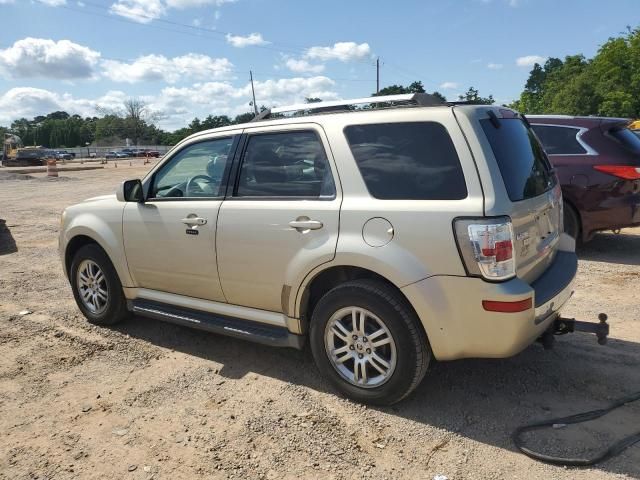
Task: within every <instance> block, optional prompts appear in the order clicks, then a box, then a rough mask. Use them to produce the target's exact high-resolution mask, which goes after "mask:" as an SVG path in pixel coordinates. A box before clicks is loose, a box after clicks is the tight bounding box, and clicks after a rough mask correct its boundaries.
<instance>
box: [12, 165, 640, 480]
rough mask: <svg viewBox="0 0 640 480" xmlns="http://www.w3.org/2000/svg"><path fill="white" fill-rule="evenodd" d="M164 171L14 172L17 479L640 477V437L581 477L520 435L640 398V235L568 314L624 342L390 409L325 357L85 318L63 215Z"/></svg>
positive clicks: (588, 438)
mask: <svg viewBox="0 0 640 480" xmlns="http://www.w3.org/2000/svg"><path fill="white" fill-rule="evenodd" d="M147 168H148V166H147V167H145V166H142V165H141V164H140V162H139V161H138V162H136V161H134V165H133V166H129V163H128V161H126V162H119V165H118V168H115V167H114V166H113V165H111V164H110V165H108V166H107V168H106V169H104V170H99V171H91V172H68V173H64V174H63V176H61V177H60V178H58V179H57V180H47V179H46V178H43V177H42V176H41V175H36V176H35V178H32V179H27V180H19V179H13V180H4V181H3V180H0V219H5V220H6V226H3V225H2V223H1V222H0V239H1V241H0V478H3V479H5V478H6V479H26V478H29V479H30V478H39V479H44V478H55V479H64V478H83V479H85V478H89V479H92V478H131V479H150V478H155V479H177V478H215V479H217V478H249V479H254V478H257V479H263V478H267V479H275V478H279V479H281V478H291V479H293V478H317V479H323V480H328V479H360V478H375V479H397V478H419V479H432V478H434V477H435V476H437V475H443V476H446V477H447V478H448V479H449V480H452V479H463V478H481V479H501V478H505V479H507V478H508V479H512V478H518V479H529V478H544V479H547V478H554V479H556V478H558V479H596V478H597V479H602V478H640V444H636V445H635V446H633V447H631V448H630V449H628V450H627V451H626V452H624V453H623V454H622V455H620V456H618V457H617V458H615V459H612V460H610V461H607V462H605V463H603V464H601V465H598V466H597V467H593V468H588V469H565V468H559V467H553V466H549V465H545V464H542V463H539V462H536V461H533V460H531V459H529V458H528V457H525V456H524V455H522V454H521V453H519V452H517V451H516V449H515V448H514V446H513V444H512V441H511V439H510V435H511V433H512V431H513V430H514V429H515V428H516V427H517V426H519V425H521V424H524V423H528V422H531V421H533V420H539V419H545V418H552V417H556V416H561V415H569V414H573V413H578V412H581V411H585V410H591V409H595V408H600V407H603V406H605V405H607V404H608V403H609V402H610V401H611V400H613V399H615V398H617V397H621V396H624V395H628V394H630V393H632V392H635V391H639V390H640V369H639V367H640V308H639V307H640V229H629V230H625V231H623V233H622V234H620V235H614V234H611V233H603V234H599V235H597V236H596V238H595V239H594V240H593V242H591V243H590V244H589V245H588V246H587V247H585V248H584V249H583V250H582V251H581V252H580V270H579V275H578V280H577V285H576V293H575V295H574V297H573V299H572V300H571V302H570V304H569V305H568V307H567V308H566V310H565V314H566V315H568V316H572V317H576V318H579V319H588V320H595V319H596V316H597V314H598V313H599V312H601V311H604V312H607V313H608V314H609V317H610V323H611V339H610V341H609V343H608V345H606V346H599V345H597V343H596V341H595V337H593V336H592V335H587V334H579V333H576V334H573V335H567V336H564V337H561V338H559V339H558V341H557V342H556V348H555V349H554V350H552V351H543V349H542V347H541V346H540V345H533V346H531V347H530V348H528V349H527V350H526V351H524V352H523V353H521V354H520V355H518V356H516V357H515V358H510V359H506V360H464V361H457V362H450V363H441V364H435V365H433V367H432V369H431V371H430V372H429V373H428V374H427V376H426V377H425V379H424V381H423V382H422V384H421V386H420V387H419V388H418V390H417V391H416V392H415V393H414V394H413V395H412V396H411V397H410V398H409V399H407V400H406V401H404V402H402V403H401V404H399V405H396V406H394V407H392V408H375V409H374V408H367V407H365V406H362V405H359V404H355V403H353V402H350V401H348V400H345V399H343V398H341V397H339V396H337V395H335V394H334V393H333V392H332V391H331V390H330V388H329V386H328V385H327V384H326V383H325V382H324V381H323V380H322V379H321V378H320V377H319V375H318V372H317V370H316V368H315V366H314V364H313V361H312V359H311V356H310V353H309V352H308V351H302V352H299V351H295V350H291V349H275V348H269V347H263V346H260V345H254V344H251V343H246V342H243V341H240V340H234V339H229V338H225V337H220V336H216V335H212V334H207V333H203V332H199V331H194V330H189V329H187V328H182V327H178V326H173V325H169V324H163V323H160V322H157V321H154V320H148V319H144V318H139V317H136V318H133V319H132V320H131V321H129V322H127V323H125V324H122V325H119V326H117V327H116V328H98V327H94V326H91V325H90V324H88V323H87V322H86V321H85V320H84V318H83V317H82V316H81V314H80V313H79V311H78V310H77V308H76V306H75V304H74V301H73V297H72V294H71V289H70V287H69V285H68V284H67V282H66V280H65V279H64V278H63V275H62V271H61V268H60V261H59V258H58V253H57V232H58V224H59V214H60V212H61V211H62V209H63V208H64V207H65V206H67V205H69V204H72V203H75V202H77V201H79V200H81V199H83V198H87V197H90V196H95V195H99V194H103V193H109V192H112V191H114V189H115V186H116V185H117V183H118V182H119V181H120V180H122V179H124V178H135V177H137V176H138V177H139V176H142V175H143V174H144V172H145V171H146V169H147ZM25 309H28V310H30V311H31V312H32V313H31V314H28V315H20V314H19V312H21V311H23V310H25ZM636 403H640V402H636ZM639 425H640V405H629V406H626V407H624V408H623V409H621V410H619V411H617V412H616V413H612V414H610V415H608V416H606V417H604V418H603V419H600V420H597V421H593V422H590V423H589V424H586V425H584V426H581V427H571V426H570V427H566V428H561V429H556V430H552V431H551V432H544V433H536V434H532V435H528V436H527V440H528V441H529V442H530V444H531V445H533V446H535V447H536V448H540V449H544V450H545V451H548V452H551V453H554V452H560V453H573V454H575V455H585V454H587V453H589V452H593V451H594V450H597V449H598V448H604V447H606V446H607V445H609V444H610V443H611V442H612V441H613V440H615V439H619V438H621V437H622V436H624V435H626V434H629V433H631V432H633V431H634V430H636V431H637V429H638V426H639Z"/></svg>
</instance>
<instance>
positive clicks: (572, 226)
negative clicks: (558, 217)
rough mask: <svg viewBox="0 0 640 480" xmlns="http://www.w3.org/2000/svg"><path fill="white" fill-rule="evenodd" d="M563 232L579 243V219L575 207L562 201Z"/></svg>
mask: <svg viewBox="0 0 640 480" xmlns="http://www.w3.org/2000/svg"><path fill="white" fill-rule="evenodd" d="M563 210H564V232H565V233H566V234H567V235H571V236H572V237H573V238H575V239H576V243H580V219H579V218H578V213H577V212H576V211H575V209H574V208H573V207H572V206H571V205H569V204H568V203H566V202H565V203H564V208H563Z"/></svg>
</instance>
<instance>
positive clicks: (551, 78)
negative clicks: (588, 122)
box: [513, 28, 640, 117]
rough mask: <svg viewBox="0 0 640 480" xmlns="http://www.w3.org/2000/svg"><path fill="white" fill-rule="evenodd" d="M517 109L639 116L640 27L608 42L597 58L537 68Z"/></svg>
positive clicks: (553, 62)
mask: <svg viewBox="0 0 640 480" xmlns="http://www.w3.org/2000/svg"><path fill="white" fill-rule="evenodd" d="M513 106H514V107H515V108H517V109H518V110H520V111H522V112H523V113H546V114H552V113H558V114H568V115H603V116H616V117H639V116H640V29H639V28H636V29H629V31H628V32H627V33H626V34H624V35H621V36H619V37H615V38H610V39H609V40H607V41H606V42H605V43H604V44H603V45H602V46H601V47H600V49H599V50H598V52H597V53H596V55H595V56H594V57H593V58H591V59H587V58H585V57H584V55H580V54H578V55H569V56H567V57H566V58H565V59H564V60H560V59H557V58H550V59H548V60H547V61H546V62H545V64H544V66H541V65H538V64H536V65H534V67H533V69H532V70H531V72H530V73H529V78H528V79H527V82H526V84H525V87H524V90H523V92H522V94H521V95H520V98H519V99H518V100H517V101H516V102H514V104H513Z"/></svg>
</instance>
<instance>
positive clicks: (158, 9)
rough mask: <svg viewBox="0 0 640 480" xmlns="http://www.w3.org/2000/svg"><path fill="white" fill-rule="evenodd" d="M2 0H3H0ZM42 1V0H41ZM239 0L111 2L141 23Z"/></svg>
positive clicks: (118, 12)
mask: <svg viewBox="0 0 640 480" xmlns="http://www.w3.org/2000/svg"><path fill="white" fill-rule="evenodd" d="M0 1H2V0H0ZM40 1H42V0H40ZM45 1H47V2H65V1H66V0H45ZM236 1H238V0H116V1H115V3H113V4H111V7H110V9H109V10H110V11H111V13H113V14H115V15H120V16H121V17H125V18H128V19H129V20H134V21H136V22H139V23H150V22H152V21H153V20H156V19H158V18H161V17H163V16H165V15H166V14H167V10H169V9H171V8H173V9H179V10H184V9H187V8H193V7H203V6H206V5H212V6H214V7H220V6H222V5H224V4H225V3H235V2H236Z"/></svg>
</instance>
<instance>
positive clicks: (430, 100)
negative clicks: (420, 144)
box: [252, 93, 446, 122]
mask: <svg viewBox="0 0 640 480" xmlns="http://www.w3.org/2000/svg"><path fill="white" fill-rule="evenodd" d="M380 103H401V104H408V105H416V106H420V107H435V106H438V105H446V103H445V102H443V101H442V100H440V99H439V98H438V97H435V96H433V95H430V94H428V93H406V94H400V95H381V96H378V97H364V98H353V99H349V100H331V101H328V102H314V103H297V104H294V105H287V106H284V107H276V108H271V109H267V110H265V111H263V112H261V113H259V114H258V115H256V116H255V117H254V119H253V120H252V122H254V121H259V120H266V119H267V118H269V117H270V116H271V115H273V114H277V115H282V114H284V113H288V112H305V114H306V115H311V114H314V113H328V112H336V111H345V110H349V107H354V106H356V105H375V104H380Z"/></svg>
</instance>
